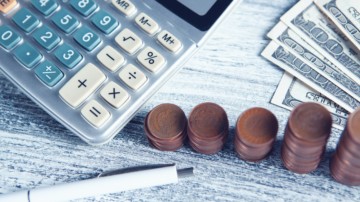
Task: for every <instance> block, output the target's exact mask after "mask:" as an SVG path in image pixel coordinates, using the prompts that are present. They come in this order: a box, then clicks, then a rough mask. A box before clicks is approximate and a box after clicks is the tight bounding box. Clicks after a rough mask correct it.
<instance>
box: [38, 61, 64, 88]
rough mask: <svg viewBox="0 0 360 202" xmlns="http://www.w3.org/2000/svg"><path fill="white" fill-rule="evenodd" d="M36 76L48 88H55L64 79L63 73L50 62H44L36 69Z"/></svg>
mask: <svg viewBox="0 0 360 202" xmlns="http://www.w3.org/2000/svg"><path fill="white" fill-rule="evenodd" d="M35 74H36V76H37V77H38V78H39V79H40V80H41V81H42V82H44V83H45V84H46V85H47V86H49V87H53V86H55V85H56V84H57V83H58V82H59V81H60V80H61V79H62V78H63V77H64V74H63V73H62V71H61V70H60V69H59V68H58V67H57V66H55V65H54V64H53V63H51V62H49V61H44V62H43V63H41V64H40V65H39V66H37V67H36V68H35Z"/></svg>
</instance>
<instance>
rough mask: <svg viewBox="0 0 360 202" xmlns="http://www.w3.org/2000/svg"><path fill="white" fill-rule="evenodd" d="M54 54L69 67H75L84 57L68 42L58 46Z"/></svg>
mask: <svg viewBox="0 0 360 202" xmlns="http://www.w3.org/2000/svg"><path fill="white" fill-rule="evenodd" d="M54 54H55V57H56V58H57V59H58V60H59V61H60V62H61V63H62V64H64V65H65V66H66V67H67V68H69V69H72V68H74V67H75V66H76V65H77V64H79V62H80V61H81V60H82V58H83V56H82V55H81V54H80V53H79V51H77V50H76V49H74V48H73V47H71V46H69V45H67V44H63V45H61V46H60V47H58V48H57V49H56V50H55V52H54Z"/></svg>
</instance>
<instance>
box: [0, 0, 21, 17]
mask: <svg viewBox="0 0 360 202" xmlns="http://www.w3.org/2000/svg"><path fill="white" fill-rule="evenodd" d="M16 5H17V1H16V0H6V1H1V3H0V11H1V12H2V13H5V14H6V13H8V12H10V11H11V10H12V9H13V8H14V7H15V6H16Z"/></svg>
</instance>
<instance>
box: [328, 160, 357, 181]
mask: <svg viewBox="0 0 360 202" xmlns="http://www.w3.org/2000/svg"><path fill="white" fill-rule="evenodd" d="M343 165H344V164H343V162H342V161H341V159H339V158H338V157H337V155H334V156H333V157H332V158H331V161H330V171H331V174H332V176H333V177H334V178H335V179H337V180H339V182H341V183H343V184H357V183H360V173H358V172H356V170H354V169H353V168H350V167H347V168H346V167H344V166H343ZM359 185H360V184H359Z"/></svg>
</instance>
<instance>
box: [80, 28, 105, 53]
mask: <svg viewBox="0 0 360 202" xmlns="http://www.w3.org/2000/svg"><path fill="white" fill-rule="evenodd" d="M74 39H75V41H76V42H78V43H79V44H80V45H81V46H82V47H83V48H85V49H86V50H87V51H92V50H94V49H95V48H96V47H97V46H98V45H99V44H100V42H101V39H100V37H99V36H98V35H97V34H96V33H95V32H94V31H92V30H91V29H90V28H88V27H86V26H84V27H81V28H80V29H79V30H77V31H76V32H75V34H74Z"/></svg>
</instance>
